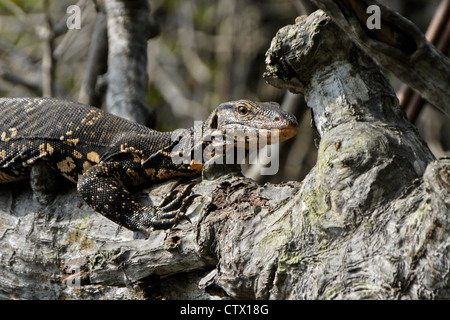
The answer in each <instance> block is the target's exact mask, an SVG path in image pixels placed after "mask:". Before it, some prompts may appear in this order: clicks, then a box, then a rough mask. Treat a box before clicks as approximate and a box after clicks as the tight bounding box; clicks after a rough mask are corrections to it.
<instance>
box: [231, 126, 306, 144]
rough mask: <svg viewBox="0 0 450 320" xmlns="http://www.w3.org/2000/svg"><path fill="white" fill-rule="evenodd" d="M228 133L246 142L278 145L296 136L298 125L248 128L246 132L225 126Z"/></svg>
mask: <svg viewBox="0 0 450 320" xmlns="http://www.w3.org/2000/svg"><path fill="white" fill-rule="evenodd" d="M225 128H226V131H227V133H228V134H230V136H231V137H232V136H235V137H236V138H237V140H242V141H246V142H257V143H259V142H260V143H263V144H265V143H264V142H263V141H267V142H266V143H267V144H272V143H278V142H282V141H286V140H288V139H290V138H292V137H293V136H295V135H296V133H297V130H298V125H295V124H292V125H288V126H284V127H282V128H273V127H247V128H246V129H244V130H241V129H236V128H234V127H233V126H225Z"/></svg>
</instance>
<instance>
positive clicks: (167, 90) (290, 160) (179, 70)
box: [0, 0, 450, 182]
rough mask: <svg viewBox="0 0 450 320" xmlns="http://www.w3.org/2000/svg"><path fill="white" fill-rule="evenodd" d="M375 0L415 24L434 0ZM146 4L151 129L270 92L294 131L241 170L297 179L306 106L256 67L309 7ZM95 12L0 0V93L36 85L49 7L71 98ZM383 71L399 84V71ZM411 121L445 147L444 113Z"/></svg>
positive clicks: (439, 150) (86, 4)
mask: <svg viewBox="0 0 450 320" xmlns="http://www.w3.org/2000/svg"><path fill="white" fill-rule="evenodd" d="M383 2H384V3H385V4H386V5H387V6H389V7H391V8H392V9H394V10H396V11H398V12H399V13H400V14H402V15H403V16H405V17H407V18H408V19H410V20H412V21H413V22H415V23H416V24H417V25H418V26H419V28H420V29H421V30H422V31H423V32H425V31H426V29H427V26H428V25H429V23H430V21H431V19H432V17H433V15H434V14H435V12H436V9H437V7H438V5H439V3H440V1H439V0H413V1H412V0H392V1H383ZM72 4H76V5H78V6H79V7H80V8H81V12H82V15H81V29H79V30H76V29H74V30H68V29H67V27H66V19H67V14H66V9H67V7H68V6H69V5H72ZM149 4H150V9H151V13H152V15H153V16H154V17H155V18H156V19H157V21H158V23H159V25H160V28H161V34H160V35H159V36H158V37H156V38H153V39H150V40H149V42H148V65H147V70H148V74H149V85H148V90H147V102H148V104H149V105H150V106H152V107H153V108H154V109H155V110H156V111H157V115H158V117H157V119H158V120H157V127H156V129H158V130H163V131H168V130H173V129H176V128H180V127H190V126H192V124H193V121H194V120H204V119H205V118H206V117H207V115H208V114H209V112H210V111H211V110H212V109H214V108H215V107H216V106H217V105H219V104H220V103H221V102H224V101H230V100H236V99H242V98H247V99H252V100H256V101H269V100H271V101H277V102H279V103H280V104H281V105H282V106H283V108H285V109H287V110H288V111H290V112H292V113H294V114H295V115H296V116H297V118H298V120H299V123H300V129H299V131H298V134H297V137H296V139H292V140H290V141H288V142H285V143H283V145H282V147H281V151H280V156H281V163H280V172H279V174H278V175H277V176H274V177H259V176H258V174H257V171H258V170H252V168H248V171H247V175H248V176H251V177H253V178H257V179H259V180H260V181H268V179H270V181H271V182H280V181H286V180H298V181H300V180H301V179H303V177H304V176H305V175H306V174H307V173H308V172H309V170H310V169H311V167H312V166H313V165H314V164H315V161H316V154H317V146H316V141H315V139H317V136H316V135H315V133H314V130H313V128H312V126H311V115H310V112H309V110H308V109H307V108H306V106H305V104H304V101H303V98H302V97H301V96H298V95H293V94H290V93H287V92H284V91H282V90H279V89H276V88H274V87H271V86H270V85H268V84H266V83H265V81H264V79H263V78H262V74H263V73H264V71H265V63H264V59H265V52H266V51H267V49H268V48H269V46H270V41H271V40H272V38H273V36H274V35H275V34H276V32H277V31H278V29H279V28H281V27H282V26H284V25H286V24H292V23H294V20H295V18H296V17H297V16H299V15H303V14H307V13H309V12H311V11H313V10H315V7H314V6H313V5H312V4H311V3H310V2H309V1H307V0H303V1H302V0H214V1H212V0H188V1H187V0H149ZM46 8H48V10H46ZM96 15H97V13H96V10H95V5H94V2H93V1H92V0H79V1H69V0H60V1H46V0H0V96H2V97H19V96H40V95H42V94H43V93H42V92H43V88H42V64H43V50H44V46H43V40H42V39H43V38H45V34H43V33H44V31H43V30H44V29H43V25H44V24H45V23H46V19H47V18H48V17H50V18H51V21H52V25H53V30H54V33H55V43H54V50H53V58H54V62H55V64H54V66H55V78H54V88H55V90H54V93H53V94H54V96H56V97H63V98H67V99H71V100H75V101H76V100H78V95H79V91H80V85H81V82H82V79H83V76H84V74H85V72H86V62H87V56H88V50H89V45H90V42H91V37H92V33H93V29H94V24H95V20H96ZM46 17H47V18H46ZM143 67H144V66H143ZM386 73H387V74H388V77H389V79H390V80H391V83H392V85H393V86H394V88H395V89H396V90H398V89H399V88H400V85H401V84H400V83H399V81H398V80H397V79H395V77H393V76H392V75H390V74H389V73H388V72H386ZM0 116H1V115H0ZM416 125H417V126H418V128H419V130H420V131H421V134H422V136H423V137H424V139H425V140H426V141H427V142H428V144H429V146H430V148H431V149H432V151H433V153H434V154H435V156H436V157H443V156H449V155H450V152H449V150H450V124H449V119H448V118H446V117H445V116H442V114H441V113H440V112H438V111H436V110H435V109H434V108H433V107H431V106H428V105H427V106H426V107H425V108H424V109H423V110H422V112H421V114H420V115H419V118H418V119H417V120H416Z"/></svg>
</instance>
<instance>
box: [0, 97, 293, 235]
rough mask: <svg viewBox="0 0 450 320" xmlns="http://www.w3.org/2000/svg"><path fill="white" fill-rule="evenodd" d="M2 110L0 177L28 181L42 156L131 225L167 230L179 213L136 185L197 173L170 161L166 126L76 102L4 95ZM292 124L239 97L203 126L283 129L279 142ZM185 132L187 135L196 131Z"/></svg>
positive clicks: (192, 166) (99, 206) (94, 203)
mask: <svg viewBox="0 0 450 320" xmlns="http://www.w3.org/2000/svg"><path fill="white" fill-rule="evenodd" d="M0 115H1V116H0V183H8V182H13V181H18V180H21V179H26V178H28V177H29V175H30V170H31V167H32V166H33V165H34V164H36V163H39V162H40V163H42V162H43V161H45V163H46V165H48V166H49V167H51V168H52V169H54V170H55V171H56V172H57V173H59V174H61V175H62V176H64V177H66V178H67V179H69V180H71V181H72V182H74V183H77V188H78V192H79V193H80V195H81V197H82V198H83V199H84V200H85V201H86V203H88V204H89V205H90V206H91V207H92V208H93V209H94V210H96V211H97V212H99V213H101V214H102V215H104V216H105V217H107V218H109V219H111V220H113V221H114V222H116V223H118V224H120V225H122V226H124V227H126V228H128V229H130V230H133V231H142V232H144V233H146V234H148V232H150V230H151V229H154V228H155V229H165V228H169V227H171V226H172V225H173V224H175V223H176V222H177V221H178V220H179V219H180V218H181V216H182V213H181V214H180V213H179V212H167V211H166V210H164V208H161V207H158V206H142V205H141V204H140V203H139V202H138V201H137V199H136V197H135V196H134V195H133V192H135V190H136V189H139V188H143V187H145V186H148V185H149V184H151V183H154V182H158V181H163V180H167V179H170V178H175V177H182V176H185V177H195V176H198V175H200V174H201V170H202V163H200V164H199V163H193V162H191V163H181V164H177V163H176V162H174V161H172V158H171V155H172V153H171V151H172V149H173V148H174V146H175V145H176V143H177V141H173V140H172V139H171V137H172V133H171V132H158V131H155V130H152V129H149V128H147V127H145V126H142V125H139V124H136V123H133V122H130V121H127V120H125V119H122V118H119V117H116V116H113V115H111V114H108V113H106V112H103V111H101V110H99V109H96V108H93V107H90V106H86V105H83V104H80V103H76V102H72V101H64V100H56V99H50V98H4V99H0ZM297 126H298V125H297V122H296V120H295V117H294V116H292V115H290V114H289V113H286V112H284V111H282V110H280V109H279V108H278V107H276V106H275V105H273V104H270V103H254V102H251V101H248V100H239V101H234V102H228V103H224V104H221V105H220V106H219V107H218V108H217V109H216V110H214V111H213V112H212V113H211V115H210V116H209V118H208V119H207V120H206V121H205V122H204V123H203V125H202V126H201V129H202V130H206V129H209V128H214V129H219V130H224V129H230V128H235V129H241V130H242V129H245V130H247V129H251V130H253V131H254V130H257V131H258V130H259V131H264V130H270V129H281V137H280V141H282V140H286V139H289V138H290V137H292V136H293V135H295V132H296V130H297ZM182 130H184V131H181V132H182V133H184V135H185V136H186V135H187V136H190V137H192V136H193V135H194V132H195V130H198V129H194V128H190V129H182ZM191 147H193V146H191ZM172 207H173V205H168V206H167V208H172Z"/></svg>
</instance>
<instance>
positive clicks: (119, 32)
mask: <svg viewBox="0 0 450 320" xmlns="http://www.w3.org/2000/svg"><path fill="white" fill-rule="evenodd" d="M104 3H105V9H106V16H107V29H108V74H107V86H108V87H107V92H106V110H107V111H109V112H111V113H113V114H115V115H118V116H121V117H123V118H126V119H129V120H132V121H135V122H138V123H141V124H147V125H150V126H151V125H153V124H154V122H155V114H154V112H153V110H152V109H151V108H150V107H149V106H148V105H147V102H146V92H147V83H148V79H147V78H148V77H147V40H148V39H149V38H151V37H154V36H155V35H157V34H158V33H159V29H158V26H157V24H156V22H155V20H154V18H153V17H152V16H151V15H150V12H149V5H148V2H147V1H146V0H110V1H104Z"/></svg>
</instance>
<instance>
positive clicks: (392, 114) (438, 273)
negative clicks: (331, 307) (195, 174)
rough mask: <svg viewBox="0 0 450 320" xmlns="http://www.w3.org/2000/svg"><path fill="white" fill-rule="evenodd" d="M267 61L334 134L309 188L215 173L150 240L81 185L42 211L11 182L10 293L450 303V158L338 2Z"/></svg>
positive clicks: (6, 260) (279, 39) (5, 293)
mask: <svg viewBox="0 0 450 320" xmlns="http://www.w3.org/2000/svg"><path fill="white" fill-rule="evenodd" d="M266 63H267V70H268V71H267V73H266V74H265V77H266V79H267V80H268V81H269V82H270V83H272V84H274V85H276V86H279V87H283V88H289V89H291V90H293V91H296V92H303V93H304V94H305V98H306V101H307V103H308V106H309V107H311V108H312V110H313V113H314V120H315V124H316V127H317V129H318V131H319V133H320V135H321V142H320V146H319V155H318V161H317V165H316V166H315V167H314V168H313V170H312V171H311V172H310V173H309V174H308V175H307V177H306V178H305V180H304V181H302V182H288V183H284V184H280V185H274V184H265V185H258V184H257V183H255V182H254V181H253V180H251V179H248V178H245V177H242V176H240V175H239V174H237V173H236V172H233V171H231V172H229V173H228V174H224V175H221V176H220V177H218V178H216V179H214V175H207V174H205V175H204V179H203V181H202V182H201V183H199V184H198V185H197V186H196V187H195V188H194V190H193V192H195V193H197V194H200V195H202V197H200V198H197V200H196V201H195V202H194V203H193V205H192V206H191V207H190V208H189V210H188V217H189V218H190V219H191V220H192V224H190V223H188V222H187V221H184V222H182V223H180V224H179V225H177V226H175V227H174V228H172V229H171V230H167V231H155V232H153V233H152V234H151V236H150V238H149V239H147V240H146V239H137V238H135V237H136V236H135V235H134V234H133V233H132V232H130V231H127V230H125V229H123V228H120V227H118V226H117V225H115V224H114V223H112V222H110V221H108V220H107V219H105V218H103V217H101V216H100V215H98V214H96V213H94V212H93V211H92V210H90V209H89V208H87V206H85V205H77V204H78V203H80V204H81V200H80V198H79V197H78V196H77V195H76V194H75V192H74V189H69V190H68V191H67V192H65V193H61V194H59V195H58V196H57V199H56V200H55V201H54V202H53V203H52V204H51V205H50V206H47V207H45V208H40V207H38V206H37V205H36V204H33V205H30V199H31V194H30V191H29V189H28V188H27V189H26V190H25V191H18V190H19V188H14V189H11V188H7V187H4V186H2V187H1V188H2V192H0V197H1V198H0V245H1V249H0V252H1V256H0V297H6V298H11V297H19V298H31V297H35V298H36V297H38V298H44V297H45V298H77V299H80V298H98V297H106V298H115V299H119V298H122V299H123V298H132V299H137V298H149V297H150V298H202V299H206V298H210V297H211V295H219V296H222V297H231V298H250V299H253V298H270V299H299V298H305V299H333V298H334V299H343V298H384V299H386V298H412V299H416V298H449V297H450V291H449V289H450V283H449V280H448V279H449V278H448V273H449V267H448V256H449V251H448V248H449V244H450V240H449V228H448V226H449V222H450V221H449V215H448V213H449V207H450V198H449V195H448V194H449V190H450V181H449V175H450V163H449V161H448V160H441V161H436V160H435V159H434V158H433V156H432V154H431V153H430V151H429V150H428V148H427V146H426V145H425V144H424V143H423V141H422V140H421V139H420V137H419V136H418V133H417V131H416V129H415V128H414V127H413V126H412V125H411V124H410V123H409V122H408V121H407V120H406V118H405V117H404V113H403V111H402V110H401V108H400V107H399V106H398V102H397V99H396V97H395V94H394V92H393V90H392V88H391V87H390V86H389V83H388V81H387V80H386V78H385V77H384V75H383V74H382V73H381V71H380V70H379V68H378V67H377V65H376V64H375V63H374V62H373V61H372V60H371V59H370V58H368V57H367V56H366V55H365V54H364V53H362V52H361V51H360V50H359V49H358V48H357V47H356V46H355V45H353V43H352V42H351V41H350V40H349V39H348V38H347V37H346V36H345V34H343V33H342V31H340V29H339V28H337V26H336V25H335V24H334V23H333V22H331V20H330V19H329V18H328V17H327V16H326V15H325V14H324V13H323V12H322V11H317V12H315V13H313V14H311V15H310V16H309V17H308V18H304V19H299V21H298V23H297V24H295V25H290V26H286V27H284V28H283V29H281V30H280V31H279V32H278V33H277V35H276V37H275V38H274V40H273V42H272V45H271V48H270V49H269V51H268V53H267V61H266ZM231 169H232V168H231ZM216 174H217V172H216ZM207 178H208V179H211V180H208V179H207ZM22 186H23V185H22ZM167 188H170V183H169V184H163V185H160V186H158V187H156V188H155V189H154V190H153V191H152V192H151V197H152V198H151V199H152V200H153V201H158V195H159V196H162V195H164V194H165V193H167V190H168V189H167ZM143 199H144V200H147V201H148V199H147V197H145V196H144V197H143ZM72 270H74V271H75V274H73V275H71V271H72ZM61 279H74V280H76V281H79V282H76V283H75V284H76V287H75V289H76V290H75V289H74V288H73V287H66V286H65V284H64V283H62V282H61Z"/></svg>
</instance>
